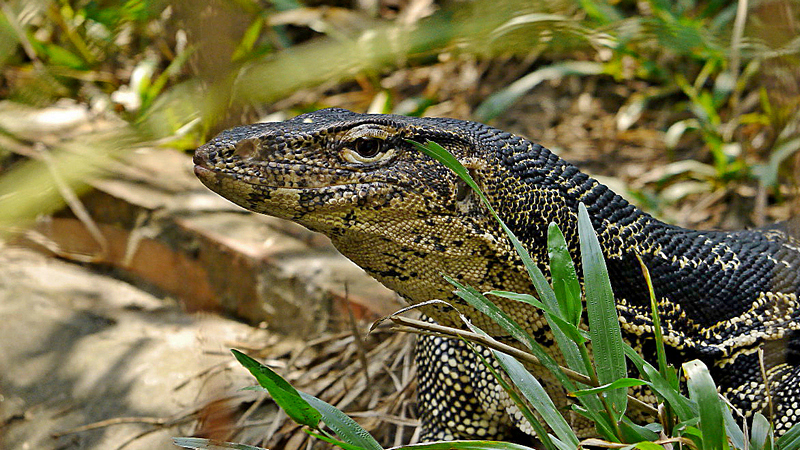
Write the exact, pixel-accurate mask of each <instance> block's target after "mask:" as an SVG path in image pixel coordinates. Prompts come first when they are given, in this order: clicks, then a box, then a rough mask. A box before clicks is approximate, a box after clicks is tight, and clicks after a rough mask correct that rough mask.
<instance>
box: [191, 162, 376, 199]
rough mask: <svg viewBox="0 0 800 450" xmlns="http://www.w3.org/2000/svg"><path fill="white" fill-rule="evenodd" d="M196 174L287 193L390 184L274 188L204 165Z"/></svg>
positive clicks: (358, 183) (204, 177) (197, 166)
mask: <svg viewBox="0 0 800 450" xmlns="http://www.w3.org/2000/svg"><path fill="white" fill-rule="evenodd" d="M194 174H195V175H196V176H197V177H198V178H199V179H200V180H213V179H215V178H228V179H231V180H235V181H238V182H241V183H246V184H249V185H251V186H258V187H261V188H266V189H274V190H282V191H286V192H308V191H321V190H326V189H342V188H345V187H352V188H363V187H373V186H385V185H387V184H388V183H384V182H380V181H373V182H369V183H365V182H356V183H339V184H328V185H325V186H306V187H297V186H274V185H270V184H266V183H261V182H256V181H253V180H254V179H256V178H257V177H253V176H250V175H242V174H238V173H235V172H225V171H221V170H216V169H211V168H209V167H207V166H204V165H202V164H195V166H194Z"/></svg>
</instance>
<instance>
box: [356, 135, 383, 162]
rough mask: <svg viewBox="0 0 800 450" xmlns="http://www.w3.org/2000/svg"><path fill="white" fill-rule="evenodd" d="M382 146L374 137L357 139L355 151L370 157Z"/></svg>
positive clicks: (378, 151)
mask: <svg viewBox="0 0 800 450" xmlns="http://www.w3.org/2000/svg"><path fill="white" fill-rule="evenodd" d="M382 147H383V144H382V142H380V141H377V140H375V139H359V140H357V141H356V144H355V150H356V152H357V153H358V154H359V155H361V156H362V157H364V158H372V157H373V156H375V155H377V154H378V153H380V151H381V148H382Z"/></svg>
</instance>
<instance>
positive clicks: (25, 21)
mask: <svg viewBox="0 0 800 450" xmlns="http://www.w3.org/2000/svg"><path fill="white" fill-rule="evenodd" d="M212 3H213V2H212V1H210V2H208V4H209V5H211V4H212ZM514 4H516V2H503V3H495V2H493V1H488V0H487V1H483V2H478V3H477V4H476V5H473V7H472V8H470V11H471V14H466V15H465V14H458V20H455V19H453V17H454V12H452V11H444V12H440V13H438V14H435V15H434V16H433V17H431V18H428V19H424V20H422V21H420V22H418V23H416V24H403V23H400V22H399V21H398V22H392V23H387V24H386V25H382V26H378V27H375V28H372V29H368V30H366V31H364V32H363V33H361V34H360V35H359V36H358V37H356V38H355V39H352V40H336V39H332V38H327V39H319V40H316V41H313V42H311V43H309V44H304V45H298V46H295V47H292V48H290V49H288V50H286V51H283V52H280V53H275V54H269V55H267V56H263V57H258V58H255V59H253V60H251V61H249V62H247V63H244V64H238V65H237V64H236V63H234V62H231V64H230V69H229V72H228V73H227V74H226V75H224V76H216V77H214V79H215V81H212V82H210V83H208V82H204V81H202V74H200V75H201V76H199V77H196V78H193V79H189V80H187V81H184V82H181V83H179V84H177V85H175V86H173V87H172V88H171V89H169V90H167V91H165V92H164V93H163V94H162V95H161V96H160V97H159V98H157V99H156V100H155V101H154V102H153V104H152V106H151V107H150V108H149V109H148V110H147V111H146V112H145V114H143V115H142V116H141V117H140V118H139V119H138V121H137V122H136V123H132V124H130V126H123V127H120V128H119V129H117V130H116V131H112V132H110V133H106V134H105V135H104V136H102V137H98V136H83V137H80V138H76V139H74V140H73V141H71V142H70V143H68V144H65V145H62V146H60V148H51V149H46V150H45V151H47V152H49V153H50V155H51V157H50V158H49V159H50V161H51V162H50V163H46V162H45V161H44V160H30V161H27V162H25V163H23V164H19V165H17V166H16V167H14V168H13V169H12V170H9V171H8V172H7V173H4V174H2V175H0V237H4V236H10V235H13V234H15V233H17V232H19V231H20V230H22V229H24V227H26V226H28V225H30V224H31V223H32V222H33V221H34V220H35V219H36V217H37V216H39V215H41V214H47V213H51V212H53V211H56V210H58V209H59V208H60V207H62V206H63V204H64V201H63V199H62V195H61V194H60V193H59V189H60V188H59V186H58V184H59V183H58V181H57V180H56V178H54V177H53V176H52V174H53V173H57V174H59V175H60V178H61V179H62V180H63V182H64V184H65V185H66V186H68V187H69V189H72V190H74V191H76V192H79V193H80V192H83V191H84V190H86V189H87V181H88V180H90V179H92V178H94V177H98V176H102V175H103V173H104V170H105V169H106V168H107V167H108V163H109V162H111V161H113V160H115V159H117V158H120V157H124V156H125V153H126V151H127V150H130V149H133V148H135V147H136V146H141V145H145V143H148V142H149V143H154V142H163V141H165V140H168V139H169V138H170V137H171V136H173V135H174V134H175V133H176V131H177V130H180V129H181V128H183V127H186V126H190V125H192V124H193V123H197V122H198V119H199V122H200V123H201V124H202V126H203V127H204V130H208V129H209V128H211V126H212V125H213V124H214V123H216V122H218V121H219V119H220V118H222V117H224V116H225V113H226V111H227V110H228V109H229V108H230V107H231V106H233V105H243V104H259V103H266V102H270V101H274V100H277V99H280V98H283V97H286V96H288V95H289V94H291V93H293V92H295V91H297V90H299V89H302V88H306V87H311V86H315V85H318V84H320V83H323V82H328V81H343V80H347V79H352V78H353V77H354V76H356V75H357V74H360V73H364V72H365V71H373V70H378V69H381V68H385V67H392V66H396V65H399V64H402V63H404V61H406V60H407V58H408V57H409V56H412V55H422V54H425V55H434V54H436V53H437V52H438V51H440V50H442V49H444V48H445V47H448V46H455V47H459V46H468V41H469V40H470V39H475V38H476V36H480V35H485V34H486V32H488V31H490V30H491V29H492V28H494V27H496V26H497V24H498V23H500V22H502V20H504V18H505V17H506V16H508V17H510V14H513V10H514V8H513V5H514ZM510 6H512V7H511V8H509V7H510ZM50 7H55V8H58V5H57V4H54V3H51V2H47V1H38V2H31V1H29V0H17V1H14V2H9V3H3V5H2V9H0V12H2V16H0V49H2V55H3V57H2V58H0V70H2V69H4V68H5V65H6V64H7V62H8V60H9V59H11V57H10V56H9V55H11V54H13V53H14V52H15V51H17V49H18V48H20V47H21V48H22V49H23V51H24V53H25V54H26V56H27V58H29V59H30V60H31V64H32V66H33V67H34V68H35V69H37V70H42V71H45V72H47V71H48V70H49V68H48V67H46V66H45V65H44V64H43V63H42V59H40V57H39V56H38V55H36V52H35V49H34V46H32V45H31V42H30V41H29V36H30V34H29V33H33V31H31V29H32V27H33V25H31V24H37V23H41V21H45V20H48V18H47V16H46V14H45V11H46V10H47V9H48V8H50ZM191 9H192V11H194V12H195V13H196V14H200V13H201V11H203V9H204V8H203V7H202V6H200V5H193V7H192V8H191ZM488 12H493V15H494V16H496V17H491V16H487V13H488ZM218 20H225V17H222V16H220V17H219V19H218ZM214 32H215V30H213V29H212V30H208V33H214ZM212 41H213V40H212ZM197 51H198V52H203V51H213V49H203V48H199V49H197ZM109 56H110V55H109ZM0 131H6V130H2V124H0ZM5 134H7V135H8V134H9V133H8V132H7V131H6V133H5ZM21 142H22V143H24V144H29V143H30V142H28V143H25V142H24V140H21ZM0 147H5V148H2V149H3V150H9V148H7V146H6V145H4V144H3V143H2V142H0ZM63 187H64V186H62V187H61V189H63Z"/></svg>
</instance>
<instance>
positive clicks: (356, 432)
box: [300, 392, 383, 450]
mask: <svg viewBox="0 0 800 450" xmlns="http://www.w3.org/2000/svg"><path fill="white" fill-rule="evenodd" d="M300 396H302V397H303V399H304V400H305V401H307V402H308V403H309V404H310V405H311V406H313V407H314V409H316V410H317V411H319V413H320V414H321V415H322V421H323V422H325V425H327V426H328V428H330V429H331V430H333V431H334V432H335V433H336V435H337V436H339V437H340V438H341V439H342V440H343V441H345V442H346V443H348V444H351V445H355V446H357V447H360V448H363V449H365V450H383V447H381V445H380V444H378V441H376V440H375V438H373V437H372V435H370V434H369V433H368V432H367V430H365V429H363V428H361V425H359V424H357V423H356V421H355V420H353V419H351V418H350V417H348V416H347V415H346V414H345V413H343V412H341V411H339V410H338V409H336V408H335V407H333V406H332V405H330V404H329V403H326V402H324V401H322V400H320V399H318V398H316V397H314V396H313V395H310V394H306V393H305V392H300Z"/></svg>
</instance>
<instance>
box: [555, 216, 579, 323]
mask: <svg viewBox="0 0 800 450" xmlns="http://www.w3.org/2000/svg"><path fill="white" fill-rule="evenodd" d="M547 251H548V254H549V256H550V273H551V274H552V280H553V291H554V292H555V294H556V300H558V306H559V309H560V312H561V314H560V317H561V318H562V319H564V320H566V321H567V322H569V323H571V324H573V325H575V326H578V325H579V324H580V323H581V313H582V312H583V305H582V304H581V284H580V282H579V281H578V275H577V274H576V273H575V264H574V263H573V262H572V256H570V254H569V249H568V248H567V241H566V240H565V239H564V234H563V233H561V230H560V229H559V228H558V225H557V224H556V223H555V222H553V223H550V226H549V227H548V228H547Z"/></svg>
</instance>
